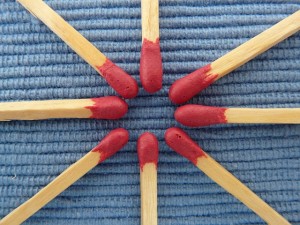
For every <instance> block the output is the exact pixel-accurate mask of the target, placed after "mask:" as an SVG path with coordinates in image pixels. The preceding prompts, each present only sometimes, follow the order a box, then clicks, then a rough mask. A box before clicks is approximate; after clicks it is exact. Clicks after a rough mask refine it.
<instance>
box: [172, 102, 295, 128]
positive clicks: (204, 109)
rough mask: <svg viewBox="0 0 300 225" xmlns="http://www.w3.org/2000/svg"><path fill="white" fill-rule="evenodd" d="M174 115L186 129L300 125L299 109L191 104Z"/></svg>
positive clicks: (182, 107)
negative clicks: (229, 125) (240, 125)
mask: <svg viewBox="0 0 300 225" xmlns="http://www.w3.org/2000/svg"><path fill="white" fill-rule="evenodd" d="M174 115H175V119H176V120H177V121H178V122H179V123H181V124H183V125H185V126H188V127H201V126H209V125H213V124H225V123H264V124H269V123H271V124H299V123H300V108H276V109H272V108H269V109H261V108H221V107H211V106H204V105H192V104H191V105H184V106H181V107H179V108H178V109H177V110H176V111H175V114H174Z"/></svg>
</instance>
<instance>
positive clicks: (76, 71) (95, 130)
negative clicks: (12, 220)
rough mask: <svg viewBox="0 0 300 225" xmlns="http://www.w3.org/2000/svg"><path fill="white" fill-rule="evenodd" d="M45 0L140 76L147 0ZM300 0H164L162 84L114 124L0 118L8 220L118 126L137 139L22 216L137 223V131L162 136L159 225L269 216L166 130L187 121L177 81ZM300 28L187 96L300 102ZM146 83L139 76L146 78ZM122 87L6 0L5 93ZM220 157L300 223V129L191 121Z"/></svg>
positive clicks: (220, 101) (235, 102) (37, 95)
mask: <svg viewBox="0 0 300 225" xmlns="http://www.w3.org/2000/svg"><path fill="white" fill-rule="evenodd" d="M47 3H48V4H49V5H50V6H51V7H53V8H54V9H55V10H56V11H57V12H58V13H59V14H60V15H62V16H63V17H64V18H65V19H66V20H67V21H68V22H69V23H71V24H72V25H73V26H74V27H75V28H76V29H77V30H79V31H80V32H81V33H82V34H83V35H84V36H85V37H86V38H87V39H88V40H90V41H91V42H92V43H93V44H95V45H96V46H97V47H98V48H99V49H100V50H101V51H102V52H103V53H104V54H106V55H107V56H108V57H109V58H111V59H112V60H113V61H114V62H116V63H117V64H118V65H119V66H121V67H122V68H124V69H125V70H126V71H127V72H129V73H130V74H132V75H133V76H134V77H135V78H136V79H137V80H138V82H139V84H140V80H139V75H138V74H139V57H140V47H141V21H140V1H139V0H130V1H129V0H64V1H62V0H49V1H47ZM299 9H300V0H288V1H286V0H212V1H206V0H188V1H181V0H162V1H160V28H161V29H160V34H161V38H160V39H161V48H162V56H163V62H164V87H163V89H162V90H161V91H160V92H158V93H156V94H154V95H150V94H147V93H146V92H145V91H144V90H143V89H142V88H141V89H140V92H139V96H138V97H137V98H135V99H133V100H130V101H128V103H129V106H130V109H129V112H128V114H127V115H126V116H125V118H123V119H121V120H118V121H104V120H85V119H84V120H79V119H76V120H75V119H74V120H48V121H13V122H5V123H3V122H2V123H0V217H3V216H5V215H6V214H8V213H9V212H10V211H11V210H13V209H14V208H16V207H17V206H19V205H20V204H21V203H23V202H24V201H26V200H27V199H29V198H30V197H32V196H33V195H34V194H35V193H36V192H38V190H40V189H41V188H42V187H44V186H45V185H47V184H48V183H49V182H50V181H51V180H53V179H54V178H55V177H56V176H57V175H59V174H60V173H61V172H62V171H63V170H64V169H66V168H67V167H68V166H69V165H70V164H72V163H74V162H75V161H76V160H78V159H79V158H80V157H82V156H83V155H84V154H86V153H87V152H88V151H89V150H90V149H91V148H93V147H94V146H95V145H96V144H97V143H98V141H99V140H101V139H102V138H103V137H104V136H105V135H106V134H107V133H108V132H109V131H110V130H112V129H113V128H117V127H124V128H126V129H128V130H129V132H130V142H129V144H128V145H127V146H126V147H125V148H124V149H123V150H121V151H120V152H119V153H117V154H116V155H115V156H114V157H112V158H111V159H109V160H107V161H106V162H104V163H103V164H101V165H99V166H98V167H96V168H95V169H93V170H92V171H90V172H89V173H88V174H87V175H85V176H84V177H83V178H82V179H80V180H79V181H78V182H76V183H75V184H74V185H72V186H71V187H70V188H69V189H67V190H66V191H65V192H63V193H62V194H61V195H59V196H58V197H57V198H55V200H53V201H52V202H50V203H49V204H48V205H47V206H45V207H44V208H43V209H42V210H40V211H39V212H38V213H36V214H35V215H34V216H32V217H31V218H30V219H29V220H28V221H27V222H25V224H32V225H35V224H55V225H65V224H74V225H77V224H78V225H82V224H91V225H93V224H101V225H117V224H118V225H119V224H122V225H136V224H140V191H139V167H138V160H137V154H136V140H137V138H138V136H139V135H140V134H141V133H142V132H144V131H151V132H153V133H154V134H156V135H157V136H158V139H159V141H160V159H159V169H158V171H159V174H158V193H159V209H158V214H159V224H161V225H204V224H206V225H216V224H224V225H225V224H226V225H228V224H264V222H263V221H262V220H261V219H260V218H259V217H258V216H256V215H255V214H254V213H253V212H251V211H250V210H249V209H248V208H247V207H246V206H244V205H243V204H242V203H240V202H239V201H238V200H236V199H235V198H234V197H232V196H231V195H229V194H228V193H226V192H225V191H224V190H223V189H222V188H221V187H219V186H218V185H217V184H215V183H214V182H213V181H212V180H210V179H209V178H208V177H207V176H205V175H204V174H203V173H202V172H201V171H199V170H198V169H197V168H196V167H194V166H193V165H192V164H191V163H189V162H188V161H187V160H186V159H184V158H182V157H181V156H179V155H177V154H176V153H175V152H174V151H172V150H171V149H169V148H168V147H167V146H166V144H165V143H164V141H163V135H164V131H165V130H166V129H167V128H169V127H170V126H174V125H175V126H179V124H178V123H177V122H176V121H175V120H174V118H173V112H174V110H175V109H176V106H175V105H173V104H172V103H171V102H170V101H169V100H168V97H167V94H168V89H169V86H170V85H171V84H172V82H174V81H175V80H176V79H178V78H180V77H182V76H184V75H185V74H187V73H190V72H192V71H194V70H195V69H197V68H199V67H201V66H204V65H205V64H207V63H209V62H211V61H213V60H215V59H217V58H218V57H220V56H222V55H223V54H225V53H226V52H228V51H229V50H231V49H233V48H235V47H236V46H238V45H239V44H241V43H243V42H245V41H246V40H248V39H249V38H251V37H253V36H255V35H256V34H258V33H260V32H261V31H263V30H265V29H266V28H268V27H270V26H272V25H273V24H275V23H276V22H278V21H280V20H281V19H283V18H285V17H286V16H288V15H289V14H292V13H293V12H295V11H297V10H299ZM299 57H300V34H299V33H298V34H296V35H294V36H292V37H290V38H288V39H287V40H285V41H283V42H282V43H280V44H278V45H277V46H275V47H273V48H272V49H270V50H269V51H267V52H265V53H264V54H262V55H260V56H258V57H257V58H256V59H254V60H253V61H251V62H249V63H247V64H245V65H244V66H242V67H241V68H239V69H237V70H236V71H234V72H233V73H231V74H230V75H228V76H226V77H224V78H222V79H220V80H219V81H217V82H216V83H215V84H213V85H212V86H211V87H209V88H207V89H206V90H205V91H203V92H202V93H201V94H200V95H198V96H197V97H195V98H194V99H192V100H191V101H190V102H191V103H198V104H206V105H212V106H232V107H300V58H299ZM140 86H141V85H140ZM107 95H115V92H114V91H113V90H112V89H111V88H109V87H108V85H107V84H106V82H105V81H104V80H103V79H102V78H101V77H100V76H99V75H98V74H97V72H96V71H94V70H93V69H92V68H91V67H90V66H89V65H88V64H87V63H85V62H84V61H83V60H82V59H81V58H80V57H79V56H78V55H76V54H75V53H74V52H73V51H72V50H71V49H70V48H69V47H68V46H67V45H66V44H65V43H63V42H62V41H61V40H60V39H59V38H58V37H57V36H56V35H55V34H53V33H52V32H51V31H50V30H49V29H48V28H47V27H46V26H45V25H44V24H42V23H41V22H39V21H38V20H37V19H35V18H34V17H33V16H31V15H30V14H29V13H28V12H27V11H26V10H25V9H24V8H23V7H22V6H20V5H19V4H18V3H16V2H15V0H0V101H24V100H45V99H68V98H89V97H99V96H107ZM184 130H185V131H187V132H188V134H189V135H190V136H191V137H192V138H193V139H194V140H196V141H197V142H198V143H199V145H200V146H202V147H203V149H204V150H205V151H207V152H208V153H209V154H210V155H211V156H212V157H213V158H215V159H216V160H217V161H218V162H220V163H221V164H222V165H223V166H224V167H225V168H227V169H228V170H229V171H230V172H232V173H233V174H234V175H235V176H236V177H238V178H239V179H240V180H241V181H242V182H244V183H245V184H246V185H247V186H249V187H250V188H251V189H252V190H253V191H254V192H255V193H256V194H258V195H259V196H260V197H261V198H262V199H264V200H265V201H266V202H267V203H268V204H270V205H271V206H272V207H274V208H275V209H276V210H277V211H278V212H279V213H281V214H282V215H283V216H284V217H285V218H287V219H288V220H289V221H290V222H291V223H293V224H300V126H299V125H218V126H211V127H206V128H198V129H187V128H184Z"/></svg>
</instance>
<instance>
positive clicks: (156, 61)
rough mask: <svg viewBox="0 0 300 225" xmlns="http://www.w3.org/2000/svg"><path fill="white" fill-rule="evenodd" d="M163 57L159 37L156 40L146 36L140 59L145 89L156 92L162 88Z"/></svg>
mask: <svg viewBox="0 0 300 225" xmlns="http://www.w3.org/2000/svg"><path fill="white" fill-rule="evenodd" d="M162 76H163V68H162V57H161V52H160V43H159V38H157V39H156V41H155V42H152V41H149V40H148V39H146V38H144V40H143V43H142V50H141V60H140V78H141V82H142V85H143V87H144V89H145V90H146V91H147V92H149V93H154V92H157V91H159V90H160V89H161V88H162Z"/></svg>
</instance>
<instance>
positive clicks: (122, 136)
mask: <svg viewBox="0 0 300 225" xmlns="http://www.w3.org/2000/svg"><path fill="white" fill-rule="evenodd" d="M128 139H129V134H128V131H127V130H125V129H123V128H118V129H115V130H112V131H111V132H109V133H108V134H107V135H106V136H105V137H104V138H103V139H102V141H101V142H100V143H99V144H98V145H97V146H96V147H95V148H93V150H92V151H93V152H99V153H100V154H101V155H100V161H99V163H101V162H103V161H104V160H106V159H107V158H109V157H111V156H112V155H114V154H115V153H116V152H117V151H119V150H120V149H121V148H123V147H124V146H125V145H126V144H127V142H128Z"/></svg>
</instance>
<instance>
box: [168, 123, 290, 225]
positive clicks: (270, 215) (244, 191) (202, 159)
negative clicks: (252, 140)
mask: <svg viewBox="0 0 300 225" xmlns="http://www.w3.org/2000/svg"><path fill="white" fill-rule="evenodd" d="M165 140H166V143H167V144H168V145H169V147H170V148H172V149H173V150H174V151H176V152H177V153H178V154H180V155H182V156H184V157H185V158H187V159H189V160H190V161H191V162H192V163H193V164H194V165H196V166H197V167H198V168H199V169H200V170H202V171H203V172H204V173H205V174H206V175H207V176H208V177H210V178H211V179H212V180H213V181H215V182H216V183H217V184H219V185H220V186H221V187H223V188H224V189H225V190H226V191H228V192H229V193H230V194H232V195H233V196H234V197H236V198H237V199H239V200H240V201H241V202H242V203H244V204H245V205H246V206H247V207H249V208H250V209H251V210H252V211H253V212H255V213H256V214H257V215H258V216H260V217H261V218H262V219H263V220H264V221H265V222H267V223H268V224H272V225H287V224H290V223H289V222H288V221H287V220H286V219H285V218H283V217H282V216H281V215H280V214H278V213H277V212H276V211H275V210H274V209H273V208H271V207H270V206H269V205H268V204H267V203H266V202H264V201H263V200H262V199H261V198H259V197H258V196H257V195H256V194H255V193H253V192H252V191H251V190H250V189H249V188H248V187H247V186H245V185H244V184H243V183H242V182H240V181H239V180H238V179H237V178H236V177H234V176H233V175H232V174H231V173H230V172H228V171H227V170H226V169H225V168H224V167H222V166H221V165H220V164H219V163H217V162H216V161H215V160H214V159H213V158H211V157H210V156H209V155H208V154H207V153H206V152H204V151H203V150H202V149H201V148H200V147H199V146H198V145H197V143H196V142H194V141H193V140H192V139H191V138H190V137H189V136H188V135H187V134H186V133H185V132H184V131H183V130H181V129H179V128H175V127H173V128H169V129H168V130H167V131H166V133H165Z"/></svg>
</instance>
